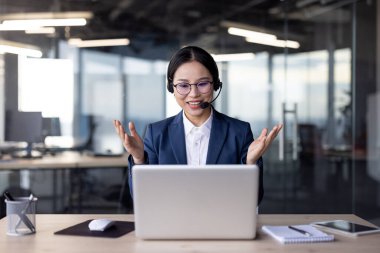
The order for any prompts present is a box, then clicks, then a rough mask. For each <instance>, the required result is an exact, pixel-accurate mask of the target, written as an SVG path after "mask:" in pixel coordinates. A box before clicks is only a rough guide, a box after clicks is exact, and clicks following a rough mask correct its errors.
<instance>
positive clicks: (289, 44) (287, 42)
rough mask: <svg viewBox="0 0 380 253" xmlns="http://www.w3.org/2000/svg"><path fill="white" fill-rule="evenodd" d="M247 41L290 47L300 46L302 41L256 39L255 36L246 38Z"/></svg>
mask: <svg viewBox="0 0 380 253" xmlns="http://www.w3.org/2000/svg"><path fill="white" fill-rule="evenodd" d="M245 40H246V41H247V42H250V43H257V44H262V45H267V46H273V47H289V48H295V49H297V48H299V47H300V43H299V42H297V41H293V40H267V41H263V40H256V39H255V38H245Z"/></svg>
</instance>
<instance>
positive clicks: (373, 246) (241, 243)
mask: <svg viewBox="0 0 380 253" xmlns="http://www.w3.org/2000/svg"><path fill="white" fill-rule="evenodd" d="M101 217H103V218H104V217H108V218H112V219H115V220H125V221H133V216H132V215H71V214H66V215H65V214H62V215H61V214H60V215H54V214H53V215H50V214H41V215H37V217H36V218H37V223H36V224H37V225H36V227H37V233H36V234H34V235H28V236H21V237H13V236H8V235H6V218H3V219H2V220H0V252H4V253H5V252H6V253H8V252H9V253H11V252H23V253H28V252H36V253H37V252H38V253H43V252H53V253H55V252H57V253H59V252H62V253H68V252H70V253H75V252H78V253H86V252H89V253H90V252H91V253H96V252H102V253H104V252H107V251H108V252H113V253H114V252H115V253H117V252H123V253H127V252H128V253H130V252H165V253H168V252H169V253H170V252H175V253H181V252H217V253H221V252H225V253H226V252H233V253H239V252H291V253H297V252H323V253H326V252H334V253H339V252H344V253H350V252H355V253H361V252H362V253H364V252H365V253H371V252H374V253H375V252H376V253H377V252H379V249H380V234H372V235H366V236H362V237H358V238H349V237H343V236H339V235H336V240H335V241H334V242H326V243H310V244H289V245H283V244H281V243H279V242H277V241H275V240H274V239H273V238H271V237H269V236H268V235H266V234H264V233H263V232H262V231H261V229H258V235H257V238H256V239H255V240H231V241H225V240H191V241H190V240H187V241H181V240H177V241H170V240H166V241H144V240H141V239H137V238H136V237H135V235H134V232H131V233H129V234H127V235H124V236H122V237H120V238H116V239H110V238H96V237H82V236H66V235H54V234H53V233H54V232H55V231H58V230H61V229H63V228H66V227H68V226H72V225H75V224H77V223H80V222H83V221H85V220H88V219H95V218H101ZM328 219H347V220H350V221H354V222H357V223H361V224H366V225H370V223H368V222H366V221H364V220H362V219H361V218H359V217H357V216H355V215H303V214H300V215H259V224H258V227H259V228H260V227H261V226H262V225H263V224H266V225H289V224H305V223H310V222H313V221H318V220H328Z"/></svg>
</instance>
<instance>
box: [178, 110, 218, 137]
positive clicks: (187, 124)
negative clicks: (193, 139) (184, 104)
mask: <svg viewBox="0 0 380 253" xmlns="http://www.w3.org/2000/svg"><path fill="white" fill-rule="evenodd" d="M182 113H183V115H182V116H183V117H182V118H183V125H184V128H185V136H187V135H188V134H189V133H190V132H191V130H193V129H194V128H199V129H200V130H201V131H202V132H203V133H205V134H207V135H209V134H210V132H211V125H212V116H213V114H214V113H213V108H211V113H210V116H209V117H208V119H207V120H206V121H205V122H204V123H203V124H202V125H201V126H199V127H196V126H194V124H193V123H191V121H190V120H189V119H188V118H187V117H186V115H185V111H182Z"/></svg>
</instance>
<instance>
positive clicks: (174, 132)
mask: <svg viewBox="0 0 380 253" xmlns="http://www.w3.org/2000/svg"><path fill="white" fill-rule="evenodd" d="M252 141H253V134H252V130H251V127H250V125H249V123H248V122H244V121H241V120H238V119H234V118H231V117H229V116H227V115H224V114H222V113H219V112H217V111H216V110H214V112H213V121H212V126H211V133H210V141H209V147H208V153H207V158H206V164H245V163H246V159H247V151H248V147H249V145H250V144H251V143H252ZM144 149H145V163H146V164H187V157H186V142H185V130H184V125H183V112H182V111H181V112H180V113H178V114H177V115H176V116H173V117H170V118H167V119H164V120H162V121H159V122H156V123H153V124H149V125H148V127H147V130H146V133H145V137H144ZM128 161H129V168H131V169H130V170H129V186H130V190H131V193H132V168H133V165H134V163H133V159H132V156H130V157H129V158H128ZM257 165H258V166H259V168H260V173H259V174H260V176H259V196H258V203H260V202H261V200H262V198H263V195H264V189H263V160H262V158H260V159H259V160H258V161H257Z"/></svg>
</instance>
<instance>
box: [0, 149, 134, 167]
mask: <svg viewBox="0 0 380 253" xmlns="http://www.w3.org/2000/svg"><path fill="white" fill-rule="evenodd" d="M127 164H128V161H127V155H125V156H120V157H94V156H88V155H81V154H79V153H77V152H64V153H62V154H57V155H55V156H44V157H42V158H37V159H3V160H0V170H23V169H27V170H30V169H52V170H54V169H76V168H96V167H126V166H127Z"/></svg>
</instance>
